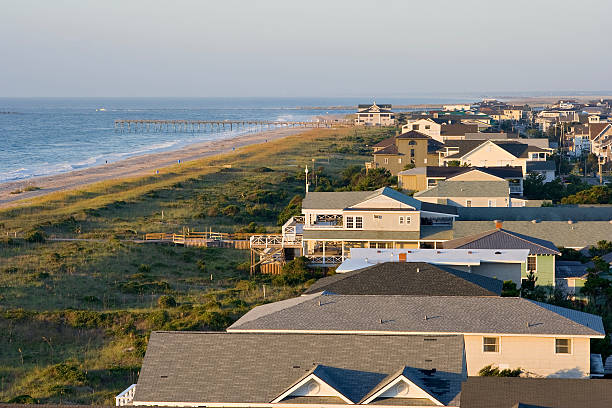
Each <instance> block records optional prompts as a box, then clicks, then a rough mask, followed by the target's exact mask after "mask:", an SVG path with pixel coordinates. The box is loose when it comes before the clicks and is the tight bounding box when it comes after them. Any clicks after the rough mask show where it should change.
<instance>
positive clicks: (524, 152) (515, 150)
mask: <svg viewBox="0 0 612 408" xmlns="http://www.w3.org/2000/svg"><path fill="white" fill-rule="evenodd" d="M492 143H494V144H496V145H497V146H499V147H501V148H502V149H504V150H505V151H507V152H508V153H510V154H511V155H513V156H514V157H518V158H523V159H527V158H529V154H528V153H531V152H542V153H547V152H549V151H548V150H545V149H542V148H540V147H538V146H533V145H529V144H526V143H519V142H506V141H499V140H494V141H492Z"/></svg>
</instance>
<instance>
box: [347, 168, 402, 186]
mask: <svg viewBox="0 0 612 408" xmlns="http://www.w3.org/2000/svg"><path fill="white" fill-rule="evenodd" d="M394 181H395V180H394V178H393V176H392V175H391V172H390V171H389V170H387V169H385V168H378V169H370V170H368V171H367V172H366V171H365V169H363V170H362V171H361V172H360V173H359V174H356V175H354V176H353V178H352V180H351V183H350V184H349V188H350V190H352V191H370V190H376V189H379V188H381V187H387V186H391V185H393V184H394Z"/></svg>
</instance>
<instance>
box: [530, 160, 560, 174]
mask: <svg viewBox="0 0 612 408" xmlns="http://www.w3.org/2000/svg"><path fill="white" fill-rule="evenodd" d="M556 169H557V165H556V164H555V162H554V161H552V160H548V161H528V162H527V172H528V173H529V172H530V171H555V170H556Z"/></svg>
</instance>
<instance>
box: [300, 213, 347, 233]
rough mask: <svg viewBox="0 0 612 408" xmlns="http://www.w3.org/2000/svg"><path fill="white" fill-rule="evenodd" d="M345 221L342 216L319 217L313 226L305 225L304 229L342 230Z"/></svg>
mask: <svg viewBox="0 0 612 408" xmlns="http://www.w3.org/2000/svg"><path fill="white" fill-rule="evenodd" d="M342 228H344V220H343V218H342V215H336V214H334V215H317V216H316V220H315V222H314V223H312V224H306V225H304V229H307V230H309V229H342Z"/></svg>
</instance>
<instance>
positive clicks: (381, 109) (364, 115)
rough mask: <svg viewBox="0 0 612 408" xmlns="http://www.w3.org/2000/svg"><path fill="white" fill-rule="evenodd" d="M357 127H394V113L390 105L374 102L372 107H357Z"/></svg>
mask: <svg viewBox="0 0 612 408" xmlns="http://www.w3.org/2000/svg"><path fill="white" fill-rule="evenodd" d="M355 125H357V126H393V125H395V113H393V111H392V110H391V105H389V104H380V105H377V104H376V102H374V103H373V104H372V105H359V106H358V107H357V118H356V119H355Z"/></svg>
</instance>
